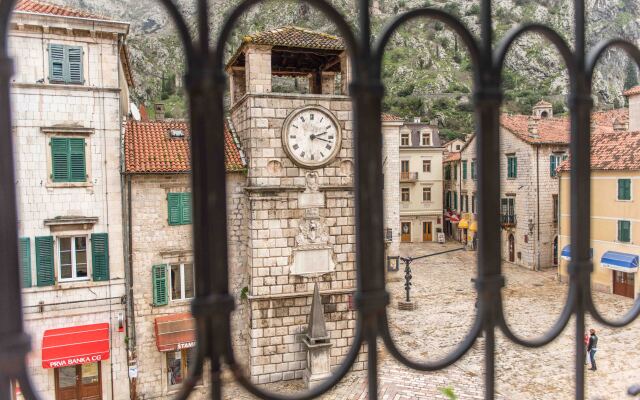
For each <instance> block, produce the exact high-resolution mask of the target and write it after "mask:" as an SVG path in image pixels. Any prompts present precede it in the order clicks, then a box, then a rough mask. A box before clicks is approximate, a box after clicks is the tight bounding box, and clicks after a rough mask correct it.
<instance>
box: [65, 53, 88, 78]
mask: <svg viewBox="0 0 640 400" xmlns="http://www.w3.org/2000/svg"><path fill="white" fill-rule="evenodd" d="M66 53H67V54H66V57H67V71H66V72H67V77H66V78H67V79H66V82H67V83H79V84H82V83H84V79H83V76H82V47H77V46H67V48H66Z"/></svg>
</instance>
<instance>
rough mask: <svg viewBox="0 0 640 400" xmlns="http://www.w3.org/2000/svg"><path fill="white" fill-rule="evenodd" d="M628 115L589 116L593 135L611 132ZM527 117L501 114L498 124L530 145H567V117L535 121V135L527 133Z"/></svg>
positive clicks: (618, 111)
mask: <svg viewBox="0 0 640 400" xmlns="http://www.w3.org/2000/svg"><path fill="white" fill-rule="evenodd" d="M627 114H628V110H627V109H626V108H619V109H615V110H608V111H597V112H594V113H592V114H591V122H592V124H593V125H594V126H595V129H594V130H593V132H594V134H595V133H604V132H613V123H614V122H615V120H616V119H618V118H624V117H626V116H627ZM531 119H532V117H531V116H529V115H509V114H502V116H501V118H500V124H501V125H502V126H503V127H504V128H505V129H507V130H509V131H510V132H512V133H513V134H514V135H516V136H518V137H519V138H520V139H522V140H524V141H525V142H527V143H530V144H569V139H570V135H571V127H570V121H569V117H557V118H541V119H537V120H535V121H537V122H536V123H537V134H536V135H533V134H532V133H530V132H529V123H530V121H531Z"/></svg>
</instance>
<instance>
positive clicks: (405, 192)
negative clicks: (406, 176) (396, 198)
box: [400, 187, 411, 203]
mask: <svg viewBox="0 0 640 400" xmlns="http://www.w3.org/2000/svg"><path fill="white" fill-rule="evenodd" d="M405 195H407V199H406V200H405ZM400 201H401V202H403V203H408V202H410V201H411V188H408V187H403V188H400Z"/></svg>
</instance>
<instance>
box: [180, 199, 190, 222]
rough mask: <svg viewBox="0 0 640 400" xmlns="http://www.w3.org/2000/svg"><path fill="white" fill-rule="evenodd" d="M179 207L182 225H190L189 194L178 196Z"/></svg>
mask: <svg viewBox="0 0 640 400" xmlns="http://www.w3.org/2000/svg"><path fill="white" fill-rule="evenodd" d="M180 207H181V212H182V223H183V224H190V223H191V193H182V196H180Z"/></svg>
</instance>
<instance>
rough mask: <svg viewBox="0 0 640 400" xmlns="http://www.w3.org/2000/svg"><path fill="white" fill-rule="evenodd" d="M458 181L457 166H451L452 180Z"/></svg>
mask: <svg viewBox="0 0 640 400" xmlns="http://www.w3.org/2000/svg"><path fill="white" fill-rule="evenodd" d="M456 179H458V164H453V180H456Z"/></svg>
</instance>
